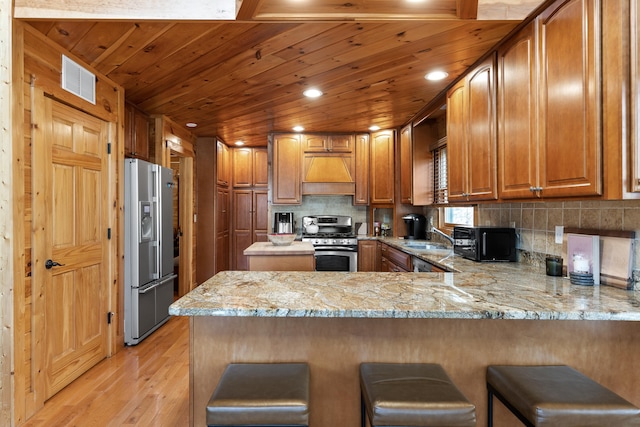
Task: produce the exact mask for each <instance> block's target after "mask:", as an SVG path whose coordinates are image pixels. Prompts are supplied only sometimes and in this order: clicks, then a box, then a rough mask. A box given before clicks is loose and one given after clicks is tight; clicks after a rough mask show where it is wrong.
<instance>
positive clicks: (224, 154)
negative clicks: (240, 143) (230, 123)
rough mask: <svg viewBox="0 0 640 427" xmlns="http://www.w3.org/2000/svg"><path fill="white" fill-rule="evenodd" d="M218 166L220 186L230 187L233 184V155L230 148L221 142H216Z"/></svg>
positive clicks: (217, 177)
mask: <svg viewBox="0 0 640 427" xmlns="http://www.w3.org/2000/svg"><path fill="white" fill-rule="evenodd" d="M216 165H217V172H216V179H217V183H218V185H222V186H224V187H228V186H229V183H230V182H231V154H230V152H229V147H227V145H226V144H225V143H223V142H222V141H219V140H216Z"/></svg>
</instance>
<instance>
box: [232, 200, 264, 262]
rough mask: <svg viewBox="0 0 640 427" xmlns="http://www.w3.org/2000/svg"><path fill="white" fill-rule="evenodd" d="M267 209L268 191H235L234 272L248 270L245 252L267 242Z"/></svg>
mask: <svg viewBox="0 0 640 427" xmlns="http://www.w3.org/2000/svg"><path fill="white" fill-rule="evenodd" d="M267 208H268V198H267V190H234V191H233V215H232V216H233V221H232V224H233V232H232V233H231V240H232V242H231V250H232V254H233V260H232V265H233V269H234V270H248V269H249V265H248V262H247V257H246V256H245V255H244V253H243V252H244V250H245V249H246V248H248V247H249V246H251V245H252V244H253V243H255V242H266V241H267V232H268V230H267V228H268V225H267V224H268V218H267Z"/></svg>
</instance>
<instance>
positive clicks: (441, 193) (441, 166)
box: [433, 145, 449, 204]
mask: <svg viewBox="0 0 640 427" xmlns="http://www.w3.org/2000/svg"><path fill="white" fill-rule="evenodd" d="M433 164H434V168H433V203H435V204H446V203H447V202H448V201H449V193H448V191H447V146H446V145H443V146H441V147H438V148H436V149H435V150H433Z"/></svg>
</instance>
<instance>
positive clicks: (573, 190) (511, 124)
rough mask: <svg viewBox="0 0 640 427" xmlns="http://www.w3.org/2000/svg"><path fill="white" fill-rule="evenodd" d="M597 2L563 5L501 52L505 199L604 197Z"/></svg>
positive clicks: (572, 1) (502, 189)
mask: <svg viewBox="0 0 640 427" xmlns="http://www.w3.org/2000/svg"><path fill="white" fill-rule="evenodd" d="M598 3H599V2H597V1H590V0H570V1H566V0H562V1H558V2H556V3H554V4H553V5H552V6H551V7H549V8H548V9H547V10H546V11H545V12H543V13H542V14H541V15H540V16H538V17H537V18H536V20H535V21H532V22H531V24H529V25H528V26H527V27H525V28H524V29H522V30H521V31H520V32H519V33H518V34H517V35H515V36H514V37H513V38H511V39H510V40H509V41H508V42H507V43H505V44H504V45H503V46H502V47H501V48H500V50H499V52H498V93H499V101H498V106H499V120H498V123H499V132H498V141H499V152H500V155H499V170H500V197H501V198H502V199H513V198H531V197H545V198H546V197H569V196H594V195H599V194H601V193H602V166H601V157H602V139H601V123H602V116H601V113H600V103H601V102H600V92H601V91H600V65H599V64H600V57H599V56H598V55H599V52H600V49H599V48H598V47H597V45H598V40H599V39H600V38H599V36H600V32H599V25H597V19H598V16H599V14H598V10H599V7H598Z"/></svg>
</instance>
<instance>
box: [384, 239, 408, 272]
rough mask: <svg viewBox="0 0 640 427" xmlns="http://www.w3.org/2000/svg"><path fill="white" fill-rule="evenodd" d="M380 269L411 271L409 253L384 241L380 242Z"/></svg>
mask: <svg viewBox="0 0 640 427" xmlns="http://www.w3.org/2000/svg"><path fill="white" fill-rule="evenodd" d="M380 271H386V272H389V271H391V272H404V273H406V272H410V271H413V262H412V261H411V255H409V254H407V253H405V252H402V251H401V250H399V249H396V248H394V247H392V246H389V245H387V244H386V243H380Z"/></svg>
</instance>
